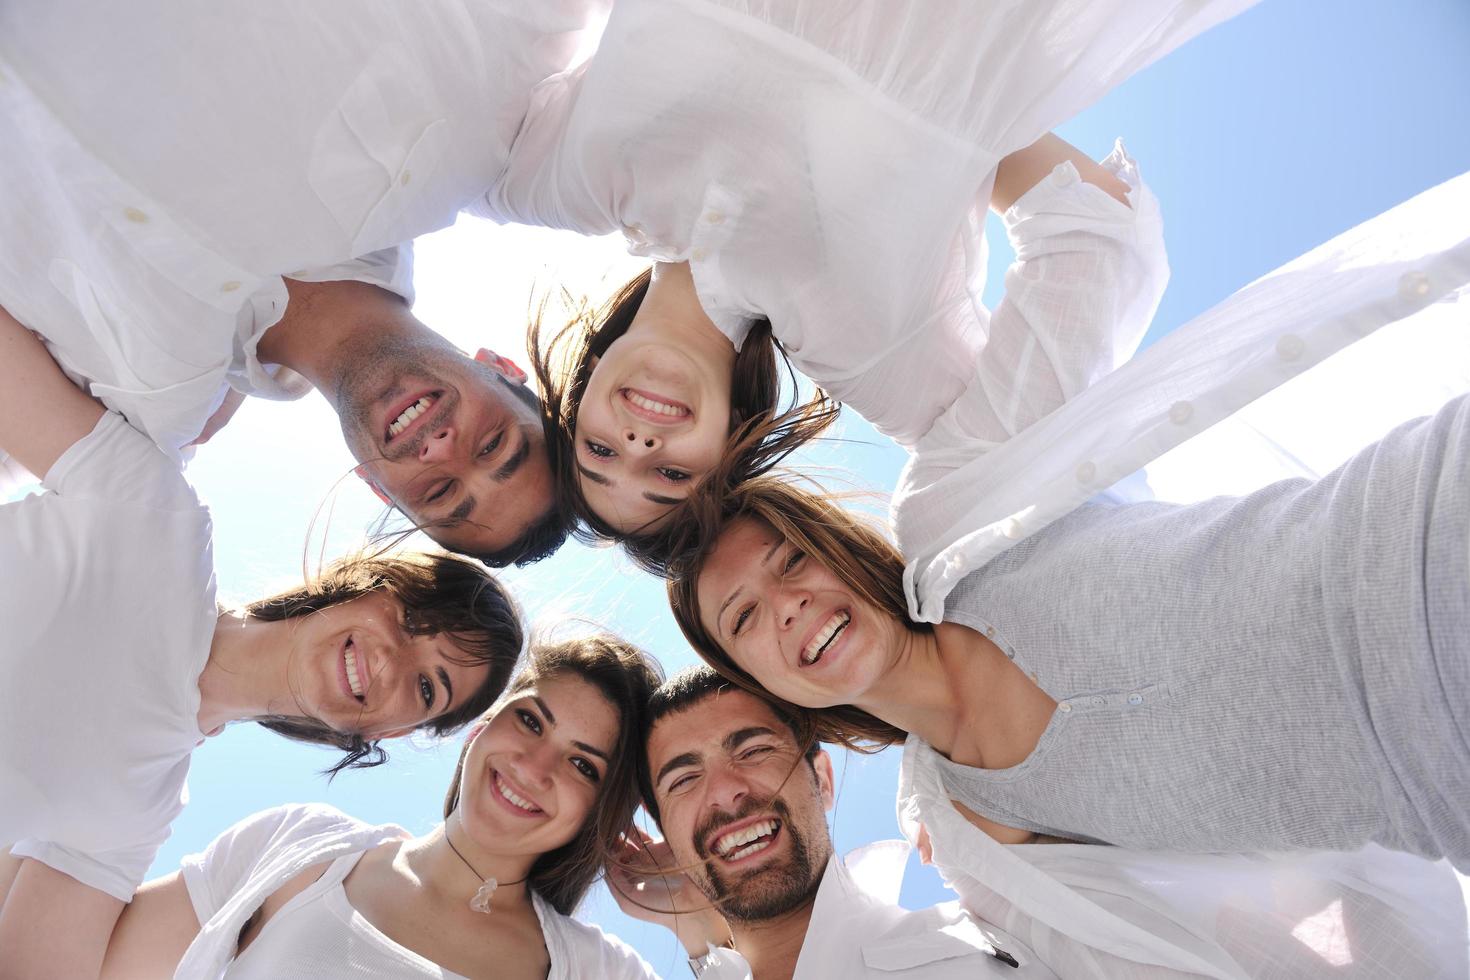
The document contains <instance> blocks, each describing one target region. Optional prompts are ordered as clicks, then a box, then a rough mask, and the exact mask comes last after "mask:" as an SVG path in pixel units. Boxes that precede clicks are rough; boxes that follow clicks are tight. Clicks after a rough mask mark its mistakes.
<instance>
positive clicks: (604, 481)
mask: <svg viewBox="0 0 1470 980" xmlns="http://www.w3.org/2000/svg"><path fill="white" fill-rule="evenodd" d="M577 472H578V473H581V474H582V475H583V476H585V477H586V478H587V479H589V480H591V481H592V482H593V483H596V484H600V485H601V486H604V487H614V486H617V484H616V483H614V482H613V481H612V480H609V479H608V478H607V477H605V476H603V475H602V474H601V473H596V472H594V471H592V470H589V469H588V468H587V467H585V466H583V465H582V464H581V463H578V464H577ZM643 499H644V500H647V501H649V502H650V503H655V504H662V505H663V506H665V507H677V506H678V505H679V504H682V503H683V502H684V499H683V498H682V497H665V496H664V495H663V494H661V493H654V492H652V491H651V490H645V491H643Z"/></svg>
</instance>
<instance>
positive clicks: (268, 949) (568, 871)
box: [103, 636, 660, 980]
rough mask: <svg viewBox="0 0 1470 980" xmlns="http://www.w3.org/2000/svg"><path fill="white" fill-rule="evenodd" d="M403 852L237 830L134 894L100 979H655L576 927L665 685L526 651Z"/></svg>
mask: <svg viewBox="0 0 1470 980" xmlns="http://www.w3.org/2000/svg"><path fill="white" fill-rule="evenodd" d="M527 659H528V663H527V665H526V666H525V668H523V669H522V670H521V671H520V672H519V673H518V674H517V675H516V676H515V678H514V679H513V680H512V681H511V683H510V685H509V687H508V688H507V689H506V692H505V694H504V695H503V696H502V697H501V699H500V700H499V701H498V702H497V703H496V704H495V705H494V706H493V707H492V708H491V709H490V710H489V711H488V712H486V713H485V715H484V716H483V717H482V718H480V720H479V721H478V722H477V723H476V725H475V727H474V728H473V729H472V730H471V731H470V733H469V736H468V737H467V738H466V739H465V745H464V749H463V750H462V751H461V753H460V758H459V764H458V766H457V767H456V768H455V772H454V777H453V779H452V780H451V781H450V784H449V790H448V793H447V794H446V796H445V800H444V823H443V824H441V825H440V826H438V827H435V828H434V829H433V830H431V831H430V832H429V833H427V834H425V835H423V836H421V837H416V838H412V839H407V837H408V835H407V834H405V833H404V832H403V831H401V830H400V829H398V828H396V827H375V826H372V825H369V824H365V823H362V822H361V821H358V820H354V819H352V818H351V817H348V816H346V815H345V814H343V813H340V812H338V811H336V810H334V809H332V808H331V807H327V806H319V805H312V806H300V805H297V806H286V807H278V808H276V809H273V810H266V811H264V812H262V813H257V814H255V815H254V816H251V817H248V818H246V819H245V820H243V821H241V822H240V823H238V824H236V825H235V826H234V827H231V828H230V829H229V830H227V831H225V833H223V834H221V835H220V836H219V837H218V838H216V839H215V840H214V842H213V843H211V844H210V845H209V847H208V848H206V849H205V850H204V852H203V853H202V854H196V855H191V856H189V857H187V858H185V859H184V864H183V869H182V870H181V871H178V872H175V873H173V874H170V875H167V876H166V877H163V878H160V879H158V880H156V881H153V882H149V883H148V884H147V885H145V886H144V887H143V888H142V889H140V890H139V893H138V897H137V899H136V900H135V901H134V902H133V903H132V905H130V906H129V907H128V910H127V911H126V912H125V913H124V914H123V917H122V919H121V921H120V923H119V925H118V928H117V931H116V933H115V935H114V937H113V941H112V945H111V947H110V948H109V950H108V955H107V963H106V967H105V969H104V971H103V976H104V977H108V978H128V977H145V976H146V977H153V976H165V975H169V974H171V973H174V972H175V971H176V970H177V972H178V975H180V976H189V977H204V976H208V977H218V976H225V977H231V978H241V980H244V978H251V977H260V978H267V977H280V976H311V977H317V978H323V980H332V978H343V980H346V978H348V977H360V976H393V977H404V978H409V977H426V978H428V977H434V978H444V977H487V976H495V977H538V978H550V980H572V978H574V977H607V978H613V980H617V978H627V980H633V978H639V980H642V978H650V977H652V976H653V971H652V970H651V969H650V968H649V967H648V965H647V964H646V963H644V962H643V961H642V960H641V959H640V958H639V957H638V955H637V954H636V953H634V952H633V951H632V950H630V949H629V948H628V947H626V946H625V945H623V944H622V943H621V942H619V941H618V940H616V939H614V938H612V937H609V936H606V935H604V934H603V933H602V932H601V931H600V930H599V929H597V928H595V927H593V926H588V925H584V924H582V923H580V922H576V921H574V920H573V919H571V918H570V916H571V914H572V912H573V911H574V910H575V909H576V908H577V906H578V905H579V904H580V903H581V901H582V899H583V898H584V897H585V896H586V894H587V890H588V888H590V887H591V885H592V884H593V883H594V882H595V881H596V880H597V878H598V876H599V875H600V874H601V873H602V869H603V867H604V864H605V863H606V862H607V861H608V860H609V858H610V857H611V856H612V855H614V854H615V853H617V852H618V849H619V846H620V841H621V839H622V837H623V835H624V834H627V833H630V832H631V831H632V827H633V810H634V807H635V806H636V803H637V789H636V783H635V781H634V778H633V768H634V765H635V761H634V757H635V755H636V754H637V753H638V752H639V751H640V744H639V733H640V732H641V728H642V725H641V717H642V712H643V705H644V704H645V702H646V701H647V700H648V695H649V693H650V692H651V691H652V690H653V688H654V687H655V686H657V684H658V682H659V679H660V675H659V672H658V669H657V667H656V665H655V664H654V662H653V661H652V660H651V659H650V658H649V657H647V656H646V655H645V654H643V653H642V652H641V651H639V650H638V649H636V648H635V647H632V646H630V645H628V644H626V643H623V642H622V641H620V640H617V639H615V638H613V637H609V636H589V637H583V638H579V639H573V640H567V641H565V642H560V643H552V644H537V645H533V646H532V648H531V650H530V652H529V653H528V654H527Z"/></svg>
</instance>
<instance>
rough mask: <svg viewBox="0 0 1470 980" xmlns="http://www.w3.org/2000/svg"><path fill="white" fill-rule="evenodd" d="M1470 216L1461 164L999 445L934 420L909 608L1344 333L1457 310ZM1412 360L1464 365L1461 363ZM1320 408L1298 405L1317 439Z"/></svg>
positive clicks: (916, 608) (1325, 353)
mask: <svg viewBox="0 0 1470 980" xmlns="http://www.w3.org/2000/svg"><path fill="white" fill-rule="evenodd" d="M1467 214H1470V174H1467V175H1464V176H1461V177H1457V178H1455V179H1454V180H1451V181H1448V182H1446V183H1444V184H1442V185H1440V186H1439V187H1436V188H1434V189H1432V190H1429V191H1426V192H1424V193H1423V194H1420V195H1419V196H1418V197H1415V198H1413V199H1412V200H1410V201H1408V202H1407V203H1405V204H1402V205H1400V206H1398V207H1397V208H1394V209H1393V210H1391V211H1388V212H1386V213H1384V214H1382V215H1379V216H1378V217H1377V218H1374V219H1372V220H1370V221H1367V222H1365V223H1364V224H1362V225H1360V226H1358V227H1357V228H1354V229H1353V230H1351V231H1348V232H1346V233H1344V234H1342V235H1340V236H1338V237H1337V238H1335V239H1333V240H1332V241H1330V242H1327V243H1326V244H1324V245H1321V246H1319V247H1318V248H1316V249H1314V250H1312V251H1311V252H1309V253H1307V254H1306V255H1304V256H1302V257H1301V258H1299V259H1296V260H1295V261H1293V262H1290V263H1288V264H1287V265H1285V266H1283V267H1281V268H1280V269H1278V270H1276V271H1275V272H1272V273H1270V274H1268V275H1266V276H1264V277H1262V278H1261V279H1258V280H1256V281H1255V282H1253V283H1251V284H1250V285H1249V286H1246V287H1245V288H1243V289H1241V290H1240V291H1239V292H1237V293H1236V294H1235V295H1233V296H1231V297H1230V298H1229V299H1227V300H1225V301H1224V302H1222V303H1220V304H1219V305H1217V306H1216V307H1214V308H1213V309H1211V310H1209V311H1208V312H1206V313H1203V314H1201V315H1200V316H1198V317H1196V318H1195V319H1194V320H1193V321H1191V322H1190V323H1188V324H1186V325H1184V326H1182V327H1180V328H1179V329H1177V330H1175V331H1173V332H1172V333H1171V334H1169V335H1168V336H1167V337H1165V338H1164V339H1163V340H1161V341H1159V342H1158V343H1157V344H1155V345H1153V346H1152V347H1150V348H1149V349H1148V350H1146V351H1144V352H1143V353H1142V354H1140V355H1138V356H1137V357H1135V358H1133V359H1132V360H1131V361H1129V362H1128V363H1126V364H1124V365H1123V366H1122V367H1120V368H1118V369H1117V370H1115V371H1113V372H1112V373H1111V374H1107V375H1106V376H1105V377H1102V378H1101V379H1100V380H1097V381H1096V382H1095V383H1093V384H1092V385H1091V386H1090V387H1088V388H1087V389H1086V390H1085V391H1082V392H1081V393H1080V394H1072V393H1068V392H1066V391H1065V390H1060V391H1058V392H1057V393H1058V394H1059V395H1065V396H1067V397H1069V398H1070V400H1068V401H1066V402H1065V404H1061V403H1060V401H1059V402H1057V403H1055V404H1052V405H1050V406H1047V405H1044V404H1037V405H1035V406H1033V407H1032V408H1033V412H1032V415H1031V417H1029V418H1024V419H1018V421H1019V422H1021V423H1024V424H1027V426H1028V427H1026V428H1024V431H1021V430H1013V431H1017V432H1018V433H1019V434H1016V435H1014V436H1013V437H1010V438H1008V439H1006V440H1005V441H1000V438H999V437H998V436H997V433H996V432H993V431H989V430H986V429H984V428H983V427H981V426H979V425H972V424H971V423H970V421H969V420H967V419H961V420H960V421H959V424H954V425H950V424H947V420H945V419H941V420H940V422H938V423H936V424H935V426H934V427H933V430H932V431H931V433H930V434H929V437H927V438H926V440H925V441H921V442H920V444H919V446H918V448H917V450H916V455H915V457H914V458H913V459H912V460H911V461H910V463H909V465H908V466H907V467H906V468H905V470H904V473H903V474H902V476H901V477H900V482H899V486H898V488H897V490H896V491H895V492H894V497H893V508H892V514H893V521H894V525H895V528H896V530H897V534H898V544H899V547H900V549H901V550H902V552H903V554H904V557H905V558H906V560H907V561H908V565H907V568H906V569H905V572H904V586H905V590H906V591H907V593H908V600H909V614H910V616H911V617H912V618H913V619H915V620H916V621H921V622H939V621H940V620H941V617H942V616H943V613H944V598H945V596H947V595H948V594H949V592H950V590H951V589H952V588H953V586H954V584H955V583H956V582H958V581H959V580H960V579H962V578H964V577H965V576H966V575H968V574H969V573H970V572H971V571H972V570H974V569H976V568H978V567H980V566H981V565H983V564H985V562H987V561H988V560H990V559H991V558H993V557H994V556H995V555H997V554H999V553H1000V552H1002V551H1004V550H1005V549H1006V548H1009V547H1010V546H1011V545H1012V544H1014V543H1015V542H1016V541H1019V540H1021V539H1023V538H1025V537H1026V536H1028V535H1030V534H1032V533H1034V532H1035V531H1037V530H1039V529H1041V528H1043V527H1045V526H1046V525H1047V524H1048V523H1050V522H1051V521H1053V520H1056V519H1057V518H1058V517H1061V516H1062V515H1064V514H1067V513H1069V512H1071V511H1072V510H1073V509H1074V508H1076V507H1077V506H1078V505H1079V504H1081V503H1082V502H1083V501H1085V500H1087V499H1088V498H1090V497H1092V496H1094V495H1095V494H1097V493H1098V492H1099V491H1100V490H1103V489H1105V488H1108V487H1110V486H1111V485H1113V484H1115V483H1117V482H1118V481H1119V480H1122V479H1123V478H1125V477H1127V476H1128V475H1129V474H1131V473H1134V471H1136V470H1138V469H1139V468H1140V467H1142V466H1144V465H1145V464H1147V463H1149V462H1150V461H1152V460H1154V459H1156V458H1157V457H1159V456H1161V455H1163V454H1164V453H1165V452H1167V451H1169V450H1171V449H1173V448H1174V447H1176V446H1181V444H1183V443H1185V442H1186V441H1188V440H1190V439H1192V438H1193V437H1195V436H1197V435H1199V434H1200V433H1202V432H1204V431H1205V430H1206V429H1208V428H1210V427H1211V426H1213V425H1215V424H1216V423H1218V422H1220V421H1221V420H1223V419H1226V418H1228V417H1229V416H1231V415H1232V414H1234V413H1236V412H1237V411H1239V410H1241V409H1242V408H1243V407H1245V406H1247V405H1248V404H1249V403H1250V402H1252V401H1254V400H1255V399H1257V398H1259V397H1261V396H1262V395H1264V394H1266V393H1267V392H1270V391H1272V389H1275V388H1277V387H1278V386H1280V385H1282V384H1283V383H1284V382H1286V381H1288V380H1290V379H1293V378H1296V377H1297V376H1298V375H1302V374H1303V373H1304V372H1306V371H1307V369H1309V368H1311V367H1313V366H1314V365H1316V364H1318V363H1319V362H1322V361H1323V360H1324V359H1327V358H1328V357H1330V356H1332V355H1334V354H1336V353H1337V352H1339V351H1343V349H1344V348H1347V347H1348V346H1349V345H1353V344H1355V343H1356V342H1358V341H1359V340H1361V339H1362V338H1364V337H1367V336H1369V335H1371V334H1374V333H1375V332H1378V331H1380V330H1381V329H1382V328H1385V327H1388V326H1390V325H1393V326H1394V331H1395V332H1396V333H1397V335H1398V336H1401V337H1405V338H1410V341H1409V342H1410V344H1411V345H1412V344H1413V340H1412V338H1413V337H1414V335H1415V332H1416V331H1415V327H1416V326H1417V323H1418V321H1425V322H1428V323H1430V325H1431V328H1432V329H1438V328H1439V327H1440V326H1442V325H1443V321H1444V320H1446V319H1447V318H1449V319H1453V318H1452V317H1448V315H1447V314H1446V313H1445V312H1444V311H1445V310H1446V309H1449V308H1450V307H1447V306H1446V304H1453V303H1455V302H1456V301H1457V300H1463V299H1465V298H1466V296H1467V294H1470V238H1466V228H1465V219H1464V216H1465V215H1467ZM1459 309H1460V311H1461V312H1460V313H1459V316H1458V321H1457V322H1461V323H1462V322H1463V319H1464V314H1463V309H1464V306H1463V303H1462V304H1460V306H1459ZM1433 349H1435V350H1438V349H1441V348H1440V347H1439V346H1436V347H1435V348H1433ZM1414 351H1415V348H1414V347H1413V346H1409V347H1405V348H1402V351H1401V353H1407V352H1414ZM1344 354H1346V351H1344ZM1381 354H1382V351H1381V350H1380V355H1381ZM1414 356H1415V357H1416V358H1417V357H1419V354H1418V353H1414ZM1339 360H1340V359H1339V358H1334V364H1336V363H1339ZM1418 363H1421V364H1423V365H1424V366H1425V367H1426V368H1427V369H1428V373H1434V372H1443V371H1445V370H1450V371H1456V372H1460V373H1463V372H1462V367H1463V365H1462V364H1460V363H1459V362H1454V361H1451V362H1449V363H1446V364H1440V365H1435V364H1433V363H1432V362H1431V361H1429V360H1428V359H1422V360H1420V361H1418ZM1383 366H1384V368H1385V370H1387V371H1388V373H1389V376H1394V375H1398V376H1399V377H1398V380H1397V382H1396V383H1398V384H1400V385H1403V384H1405V383H1412V380H1411V378H1404V377H1402V372H1401V371H1397V370H1395V368H1394V365H1393V364H1392V363H1388V364H1385V365H1383ZM1314 374H1320V372H1314ZM1309 378H1311V375H1308V376H1307V377H1304V378H1303V379H1302V380H1303V383H1307V384H1312V383H1315V382H1313V381H1310V380H1309ZM1361 380H1362V382H1363V387H1362V388H1361V389H1357V390H1355V389H1354V388H1353V387H1352V386H1351V385H1347V386H1338V388H1337V395H1338V397H1339V398H1340V399H1341V400H1342V401H1343V402H1344V403H1347V402H1353V401H1363V402H1365V403H1369V404H1371V403H1372V402H1373V401H1374V398H1371V397H1368V398H1365V397H1363V392H1364V391H1368V392H1373V393H1374V395H1376V394H1377V392H1374V388H1375V386H1376V384H1378V382H1376V381H1375V379H1374V376H1373V374H1372V373H1367V374H1363V375H1362V377H1361ZM1329 387H1330V386H1329ZM1319 390H1320V386H1319ZM962 402H963V400H962ZM1406 404H1407V402H1406ZM1059 406H1060V407H1059ZM1340 408H1341V409H1343V410H1347V411H1349V412H1354V411H1357V410H1356V409H1352V408H1349V406H1348V405H1347V404H1344V405H1342V406H1340ZM1051 409H1055V411H1050V410H1051ZM1336 410H1337V409H1336V408H1335V409H1334V411H1336ZM1046 411H1050V414H1044V413H1045V412H1046ZM1299 415H1300V413H1299ZM1402 417H1403V416H1400V417H1399V419H1398V420H1401V419H1402ZM1319 419H1320V416H1319V415H1311V416H1306V415H1301V416H1300V420H1301V421H1303V422H1309V423H1310V425H1309V434H1310V435H1311V436H1313V437H1314V438H1317V439H1319V440H1320V439H1321V438H1322V429H1321V426H1320V425H1319V424H1318V420H1319ZM1379 434H1381V431H1380V432H1379ZM1004 435H1006V434H1005V433H1002V434H1001V436H1004ZM1370 438H1371V437H1370ZM1308 441H1309V442H1310V440H1308ZM1223 489H1225V487H1223V486H1217V487H1216V488H1215V490H1214V492H1221V491H1222V490H1223ZM1247 489H1249V488H1247Z"/></svg>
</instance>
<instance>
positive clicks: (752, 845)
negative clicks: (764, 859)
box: [712, 817, 781, 863]
mask: <svg viewBox="0 0 1470 980" xmlns="http://www.w3.org/2000/svg"><path fill="white" fill-rule="evenodd" d="M780 831H781V821H779V820H777V819H775V818H774V817H771V818H768V819H766V820H758V821H756V822H755V823H753V824H747V825H746V826H744V827H741V828H740V829H739V830H732V831H731V832H730V833H728V834H724V835H722V836H720V837H717V838H716V839H715V843H714V847H713V848H712V850H713V851H714V852H715V853H716V854H718V855H719V856H720V859H721V860H722V861H726V862H730V863H734V862H736V861H743V860H744V859H745V858H748V857H752V856H754V855H756V854H759V853H760V852H761V851H764V850H765V849H766V848H768V847H770V846H771V845H772V844H774V843H775V842H776V835H777V834H779V833H780Z"/></svg>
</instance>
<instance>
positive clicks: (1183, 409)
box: [1169, 402, 1194, 425]
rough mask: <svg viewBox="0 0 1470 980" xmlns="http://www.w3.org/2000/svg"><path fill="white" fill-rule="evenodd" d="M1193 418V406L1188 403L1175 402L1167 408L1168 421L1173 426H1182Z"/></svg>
mask: <svg viewBox="0 0 1470 980" xmlns="http://www.w3.org/2000/svg"><path fill="white" fill-rule="evenodd" d="M1192 418H1194V406H1193V405H1191V404H1189V402H1175V403H1174V404H1172V405H1170V406H1169V421H1170V422H1173V423H1174V424H1175V425H1183V424H1184V423H1186V422H1188V421H1189V420H1190V419H1192Z"/></svg>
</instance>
